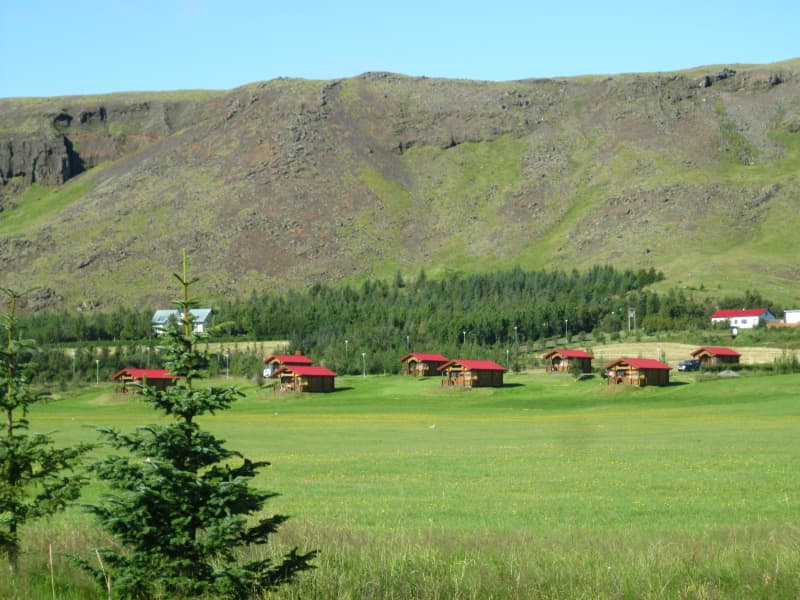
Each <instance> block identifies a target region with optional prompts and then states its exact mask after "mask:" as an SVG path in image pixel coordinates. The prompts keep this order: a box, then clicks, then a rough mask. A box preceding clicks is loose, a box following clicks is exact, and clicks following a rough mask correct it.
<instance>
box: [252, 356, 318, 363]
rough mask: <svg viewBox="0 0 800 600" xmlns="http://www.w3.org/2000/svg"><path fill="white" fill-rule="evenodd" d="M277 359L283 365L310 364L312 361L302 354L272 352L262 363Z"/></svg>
mask: <svg viewBox="0 0 800 600" xmlns="http://www.w3.org/2000/svg"><path fill="white" fill-rule="evenodd" d="M273 361H278V362H279V363H281V364H283V365H311V364H312V363H313V362H314V361H313V360H311V359H310V358H308V357H307V356H303V355H302V354H273V355H272V356H268V357H267V358H265V359H264V364H267V363H271V362H273Z"/></svg>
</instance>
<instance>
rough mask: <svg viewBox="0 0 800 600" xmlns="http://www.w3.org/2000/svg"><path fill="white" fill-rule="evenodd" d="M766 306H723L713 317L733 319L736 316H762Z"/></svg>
mask: <svg viewBox="0 0 800 600" xmlns="http://www.w3.org/2000/svg"><path fill="white" fill-rule="evenodd" d="M765 312H767V309H766V308H723V309H720V310H718V311H717V312H715V313H714V314H712V315H711V318H712V319H733V318H736V317H760V316H761V315H763V314H764V313H765Z"/></svg>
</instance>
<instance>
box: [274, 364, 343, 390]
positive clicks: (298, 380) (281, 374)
mask: <svg viewBox="0 0 800 600" xmlns="http://www.w3.org/2000/svg"><path fill="white" fill-rule="evenodd" d="M273 377H276V378H277V379H278V382H277V383H276V384H275V390H276V391H282V392H332V391H333V390H334V378H335V377H336V373H334V372H333V371H331V370H330V369H326V368H325V367H316V366H308V365H284V366H283V367H280V368H279V369H278V370H277V371H276V372H275V373H274V374H273Z"/></svg>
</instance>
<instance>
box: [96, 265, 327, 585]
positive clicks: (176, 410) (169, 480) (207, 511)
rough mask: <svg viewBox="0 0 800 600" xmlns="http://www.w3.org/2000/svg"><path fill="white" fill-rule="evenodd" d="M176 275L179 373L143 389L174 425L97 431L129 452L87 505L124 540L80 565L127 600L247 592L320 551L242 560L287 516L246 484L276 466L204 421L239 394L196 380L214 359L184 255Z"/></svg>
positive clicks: (305, 564)
mask: <svg viewBox="0 0 800 600" xmlns="http://www.w3.org/2000/svg"><path fill="white" fill-rule="evenodd" d="M175 277H176V278H177V279H178V281H179V282H180V285H181V288H182V291H183V297H182V299H181V300H178V301H175V302H174V303H173V304H174V305H175V306H176V307H177V308H178V310H179V312H180V314H181V315H182V316H181V317H180V318H179V319H177V320H173V322H171V323H170V325H169V326H168V328H167V331H166V333H165V334H164V335H163V336H162V339H163V340H164V341H165V344H164V345H163V347H162V351H163V352H164V353H165V354H166V356H167V360H166V367H167V368H168V369H169V370H170V371H171V372H172V373H173V374H174V375H176V376H178V377H179V379H178V380H177V383H176V384H175V385H173V386H171V387H169V388H167V389H166V390H156V389H154V388H152V387H149V386H147V385H146V382H145V384H144V386H142V388H141V392H142V398H143V399H144V401H146V402H148V403H149V404H151V405H152V406H153V408H154V409H156V410H157V411H159V412H161V413H163V414H164V415H166V416H167V417H168V418H170V419H171V422H170V423H168V424H156V425H147V426H143V427H140V428H139V429H138V430H137V431H136V432H134V433H132V434H124V433H120V432H118V431H115V430H113V429H101V430H100V431H101V433H102V434H103V436H104V437H105V438H106V440H107V443H108V444H109V445H110V446H111V447H113V448H115V449H116V450H121V451H124V452H125V453H124V454H119V453H117V454H115V455H114V456H110V457H108V458H106V459H104V460H102V461H100V462H99V463H98V464H97V470H96V473H97V476H98V477H99V478H100V479H101V480H104V481H105V482H106V483H107V484H108V486H109V488H110V495H108V496H107V497H106V498H105V501H104V502H103V503H101V504H99V505H94V506H91V507H90V510H91V511H92V512H93V513H94V514H95V515H97V517H99V520H100V522H101V524H102V525H103V527H104V528H105V529H106V530H108V531H109V532H110V533H111V534H113V536H114V537H115V538H116V539H117V541H118V542H119V546H118V547H117V548H106V549H104V550H101V551H100V553H99V554H100V556H101V557H102V563H103V564H102V567H103V568H104V570H105V572H103V569H102V568H101V569H98V568H96V567H94V566H93V564H92V563H90V562H88V561H81V562H82V566H83V567H84V569H86V570H88V571H90V572H91V573H92V574H93V575H94V577H95V579H96V581H97V582H98V584H99V585H101V586H102V587H104V588H105V587H107V586H108V585H109V583H110V585H111V587H112V588H113V590H114V593H115V594H116V595H118V596H121V597H133V598H152V597H180V596H194V595H201V594H207V595H209V596H212V597H233V598H243V597H247V596H248V595H250V594H252V593H253V592H255V591H256V590H259V589H264V588H269V587H273V586H277V585H279V584H282V583H286V582H289V581H291V580H292V578H293V577H294V576H295V575H296V574H297V573H298V572H300V571H303V570H306V569H310V568H312V565H311V564H310V561H311V559H312V558H313V557H314V555H315V552H308V553H305V554H298V553H297V551H296V549H294V550H292V551H291V552H290V553H289V554H287V555H286V556H284V557H283V560H282V562H281V563H280V564H273V563H272V562H271V561H270V560H269V559H258V560H254V561H252V562H247V563H243V562H241V561H240V560H238V559H237V556H239V550H240V549H244V548H247V547H252V546H257V545H262V544H265V543H266V542H267V539H268V537H269V535H270V534H272V533H274V532H275V531H276V530H277V528H278V526H279V525H280V524H281V523H283V522H284V521H285V520H286V518H287V517H285V516H282V515H275V516H272V517H268V518H263V517H259V516H258V515H259V514H260V512H261V510H262V507H263V506H264V503H265V502H266V501H267V500H268V499H269V498H271V497H273V496H275V494H272V493H267V492H260V491H256V490H254V489H253V488H251V487H250V485H249V482H250V480H251V479H252V477H254V476H255V475H256V472H257V471H258V470H259V468H260V467H263V466H266V465H268V464H269V463H267V462H265V461H256V462H254V461H251V460H249V459H247V458H245V457H244V456H243V455H241V454H240V453H239V452H236V451H233V450H228V449H226V448H225V447H224V446H223V440H218V439H217V438H215V437H214V436H213V435H212V434H211V433H209V432H207V431H203V430H202V429H201V428H200V426H199V424H198V422H197V418H198V417H200V416H201V415H207V414H210V415H213V414H214V413H215V412H216V411H218V410H224V409H227V408H229V407H230V405H231V404H232V403H233V402H234V401H235V400H236V399H237V398H238V397H239V396H241V395H242V394H241V392H239V391H238V390H237V389H236V388H235V387H226V388H219V387H214V386H203V387H198V386H196V385H195V382H196V380H198V379H200V378H201V377H202V376H203V374H204V373H205V372H206V369H207V367H208V363H209V359H208V355H207V353H205V352H202V351H198V349H197V348H198V347H199V344H200V342H201V341H202V340H204V339H205V334H200V333H196V332H194V331H193V329H194V328H193V318H192V315H191V313H190V312H189V309H190V308H194V307H196V306H197V305H198V302H197V300H196V299H194V298H190V297H189V288H190V286H191V285H192V284H194V283H195V282H196V281H197V280H196V279H191V280H190V279H189V278H188V276H187V268H186V253H185V252H184V255H183V274H182V275H178V274H175ZM234 463H237V464H234ZM106 576H108V578H109V580H107V579H106Z"/></svg>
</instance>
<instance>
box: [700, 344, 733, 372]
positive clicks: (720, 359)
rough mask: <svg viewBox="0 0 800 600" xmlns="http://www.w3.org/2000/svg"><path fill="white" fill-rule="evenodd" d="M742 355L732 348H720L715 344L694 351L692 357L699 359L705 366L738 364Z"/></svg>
mask: <svg viewBox="0 0 800 600" xmlns="http://www.w3.org/2000/svg"><path fill="white" fill-rule="evenodd" d="M741 356H742V355H741V354H739V353H738V352H737V351H736V350H733V349H731V348H718V347H715V346H703V347H702V348H698V349H697V350H695V351H694V352H692V358H696V359H697V360H699V361H700V364H701V365H702V366H704V367H707V366H709V365H736V364H739V359H740V358H741Z"/></svg>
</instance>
